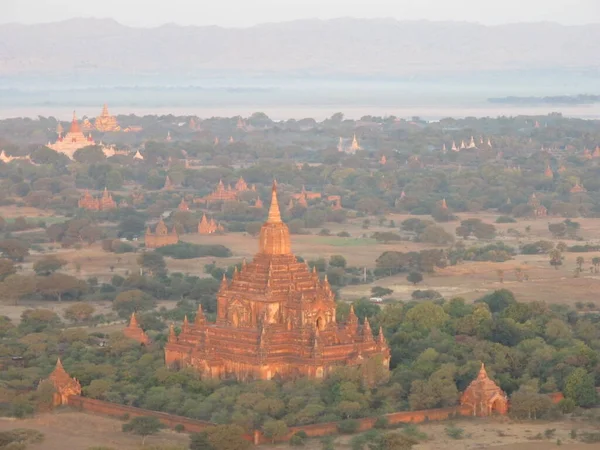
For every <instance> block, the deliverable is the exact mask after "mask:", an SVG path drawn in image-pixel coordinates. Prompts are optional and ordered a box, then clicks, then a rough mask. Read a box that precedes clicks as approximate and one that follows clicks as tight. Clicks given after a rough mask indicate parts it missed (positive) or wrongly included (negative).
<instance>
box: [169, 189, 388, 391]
mask: <svg viewBox="0 0 600 450" xmlns="http://www.w3.org/2000/svg"><path fill="white" fill-rule="evenodd" d="M335 313H336V305H335V295H334V293H333V291H332V290H331V286H330V285H329V282H328V281H327V278H326V277H325V279H323V280H321V279H320V278H319V275H318V273H317V272H316V271H314V270H313V271H311V270H310V269H309V267H308V266H307V264H306V263H304V262H299V261H298V260H297V259H296V256H295V255H294V254H293V253H292V249H291V242H290V232H289V229H288V227H287V225H286V224H285V223H283V221H282V220H281V214H280V210H279V204H278V200H277V188H276V184H275V183H273V189H272V196H271V206H270V208H269V213H268V218H267V221H266V222H265V223H264V224H263V226H262V228H261V231H260V239H259V250H258V253H257V254H256V255H255V257H254V259H253V260H252V261H251V262H249V263H244V264H243V265H242V269H241V270H240V271H237V270H236V271H235V272H234V274H233V279H232V280H230V281H229V280H227V279H226V278H225V277H223V281H222V282H221V287H220V289H219V292H218V293H217V318H216V322H215V323H209V322H207V320H206V318H205V316H204V313H203V311H202V308H201V307H199V308H198V313H197V314H196V318H195V320H194V322H193V323H189V322H188V321H187V318H186V320H184V323H183V327H182V330H181V333H180V334H179V335H176V333H175V329H174V327H173V326H171V329H170V332H169V339H168V343H167V344H166V346H165V363H166V365H167V366H169V367H192V368H194V369H195V370H197V371H198V372H199V373H200V374H201V376H202V377H204V378H213V379H225V378H235V379H237V380H239V381H250V380H254V379H261V380H270V379H273V378H283V379H289V378H295V377H298V376H306V377H309V378H323V377H325V376H326V375H327V374H328V373H330V372H331V371H333V370H334V369H335V368H336V367H339V366H348V365H349V366H362V365H364V364H368V363H370V362H372V363H374V364H376V365H383V367H384V368H386V369H387V368H388V367H389V360H390V350H389V347H388V345H387V342H386V340H385V337H384V336H383V333H382V331H381V329H380V330H379V334H378V336H377V337H374V336H373V332H372V331H371V327H370V324H369V321H368V320H365V322H364V324H363V325H360V324H359V322H358V318H357V317H356V315H355V314H354V310H353V309H352V308H351V310H350V314H349V316H348V319H347V321H346V323H343V324H339V323H337V322H336V315H335Z"/></svg>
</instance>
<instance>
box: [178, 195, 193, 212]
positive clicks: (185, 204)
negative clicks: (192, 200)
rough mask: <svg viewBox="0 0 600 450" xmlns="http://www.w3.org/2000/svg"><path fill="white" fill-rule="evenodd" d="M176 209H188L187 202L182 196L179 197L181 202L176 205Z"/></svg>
mask: <svg viewBox="0 0 600 450" xmlns="http://www.w3.org/2000/svg"><path fill="white" fill-rule="evenodd" d="M177 210H179V211H189V210H190V206H189V205H188V204H187V202H186V201H185V199H184V198H182V199H181V202H180V203H179V205H178V206H177Z"/></svg>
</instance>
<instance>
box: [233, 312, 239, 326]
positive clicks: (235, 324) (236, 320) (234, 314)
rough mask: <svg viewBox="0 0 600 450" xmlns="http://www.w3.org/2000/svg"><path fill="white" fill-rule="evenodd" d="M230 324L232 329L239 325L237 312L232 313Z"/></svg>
mask: <svg viewBox="0 0 600 450" xmlns="http://www.w3.org/2000/svg"><path fill="white" fill-rule="evenodd" d="M231 323H233V326H234V327H237V326H238V325H239V323H240V315H239V314H238V312H237V311H234V313H233V314H232V317H231Z"/></svg>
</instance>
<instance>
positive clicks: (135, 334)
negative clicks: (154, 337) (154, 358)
mask: <svg viewBox="0 0 600 450" xmlns="http://www.w3.org/2000/svg"><path fill="white" fill-rule="evenodd" d="M123 334H124V335H125V336H126V337H128V338H129V339H133V340H134V341H138V342H139V343H140V344H143V345H148V344H150V338H149V337H148V335H147V334H146V333H145V332H144V330H142V327H140V324H139V323H138V321H137V318H136V317H135V313H134V312H133V313H131V319H130V320H129V325H128V326H127V328H125V329H124V330H123Z"/></svg>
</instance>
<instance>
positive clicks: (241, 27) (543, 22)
mask: <svg viewBox="0 0 600 450" xmlns="http://www.w3.org/2000/svg"><path fill="white" fill-rule="evenodd" d="M78 20H90V21H92V20H95V21H110V22H114V23H116V24H117V25H120V26H122V27H127V28H136V29H148V30H150V29H157V28H163V27H173V26H175V27H180V28H222V29H235V30H244V29H251V28H256V27H260V26H268V25H283V24H290V23H298V22H334V21H341V20H355V21H370V22H376V21H390V22H397V23H418V22H421V23H430V24H441V23H445V24H464V25H477V26H481V27H486V28H496V27H503V26H512V25H557V26H560V27H565V28H566V27H586V26H594V25H600V21H598V22H588V23H581V24H563V23H560V22H556V21H552V20H538V21H523V22H504V23H497V24H486V23H483V22H478V21H468V20H430V19H397V18H395V17H385V16H382V17H354V16H339V17H331V18H326V19H323V18H319V17H304V18H299V19H292V20H281V21H278V22H273V21H270V22H259V23H256V24H253V25H238V26H232V25H217V24H204V25H198V24H187V25H186V24H181V23H177V22H164V23H162V24H159V25H131V24H127V23H124V22H121V21H119V20H118V19H115V18H114V17H97V16H73V17H68V18H65V19H60V20H54V21H49V22H33V23H25V22H14V21H13V22H0V26H6V25H12V26H23V27H34V26H40V25H41V26H44V25H55V24H61V23H65V22H73V21H78Z"/></svg>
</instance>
